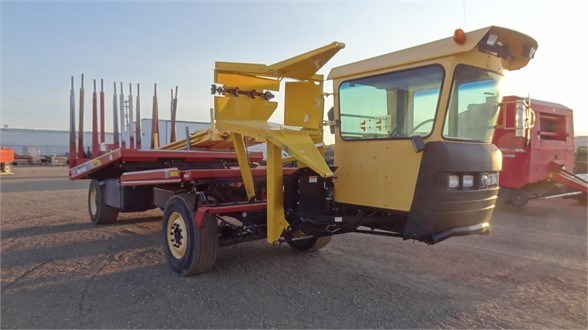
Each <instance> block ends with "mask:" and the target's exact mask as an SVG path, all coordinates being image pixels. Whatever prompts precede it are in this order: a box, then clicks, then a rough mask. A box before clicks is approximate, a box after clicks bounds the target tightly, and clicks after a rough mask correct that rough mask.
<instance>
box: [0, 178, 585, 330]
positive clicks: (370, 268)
mask: <svg viewBox="0 0 588 330" xmlns="http://www.w3.org/2000/svg"><path fill="white" fill-rule="evenodd" d="M14 171H15V173H16V174H15V175H10V176H7V175H5V176H2V177H1V178H0V189H1V193H0V198H1V211H0V216H1V230H0V235H1V247H0V248H1V250H0V257H1V317H0V322H1V325H0V326H1V327H2V328H270V327H271V328H583V329H585V328H587V327H588V324H587V309H588V306H587V282H588V261H587V260H588V258H587V247H588V245H587V225H586V224H587V208H586V205H585V204H584V205H582V204H578V203H577V202H576V201H574V200H563V199H556V200H543V201H531V202H529V203H528V204H527V205H526V206H525V207H523V208H516V207H513V206H509V205H506V204H501V205H499V206H498V208H497V210H496V212H495V215H494V217H493V232H492V234H491V235H488V236H468V237H459V238H452V239H450V240H448V241H445V242H443V243H440V244H438V245H435V246H426V245H424V244H422V243H413V242H411V241H402V240H400V239H396V238H387V237H379V236H366V235H361V234H347V235H342V236H336V237H334V238H333V240H332V242H331V244H329V245H328V246H327V247H326V248H324V249H323V250H321V251H319V252H316V253H310V254H304V253H297V252H296V251H292V250H290V249H289V248H288V247H287V246H281V247H272V246H269V245H268V244H266V243H265V242H264V241H256V242H250V243H244V244H240V245H233V246H229V247H223V248H221V250H220V255H219V260H218V262H217V264H216V266H215V268H214V269H213V271H212V272H210V273H207V274H204V275H200V276H195V277H189V278H183V277H179V276H177V275H175V273H173V272H172V271H171V270H170V269H169V268H168V266H167V264H166V261H165V256H164V254H163V251H162V247H161V237H160V229H161V228H160V227H161V222H160V217H161V212H160V211H158V210H156V211H150V212H145V213H134V214H133V213H131V214H122V215H121V217H120V220H119V221H118V222H117V223H116V224H114V225H108V226H94V225H92V224H91V223H90V221H89V218H88V215H87V210H86V208H87V206H86V205H87V200H86V198H87V197H86V194H87V187H88V181H79V182H70V181H68V180H67V171H66V169H65V168H53V167H17V168H15V169H14Z"/></svg>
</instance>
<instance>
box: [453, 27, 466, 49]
mask: <svg viewBox="0 0 588 330" xmlns="http://www.w3.org/2000/svg"><path fill="white" fill-rule="evenodd" d="M453 41H455V43H457V44H459V45H463V44H465V42H466V34H465V32H463V30H462V29H456V30H455V32H453Z"/></svg>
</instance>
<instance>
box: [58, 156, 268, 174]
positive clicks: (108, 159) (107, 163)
mask: <svg viewBox="0 0 588 330" xmlns="http://www.w3.org/2000/svg"><path fill="white" fill-rule="evenodd" d="M236 159H237V154H236V153H234V152H229V151H199V150H160V149H158V150H136V149H116V150H113V151H111V152H109V153H106V154H104V155H101V156H98V157H95V158H94V159H91V160H88V159H78V163H77V164H76V166H74V167H72V168H70V170H69V173H70V174H69V175H70V179H71V180H75V179H88V178H89V177H88V175H89V174H91V173H94V172H97V171H99V170H102V169H104V168H106V167H114V165H115V164H116V163H128V162H131V163H139V162H144V163H150V162H152V163H155V162H157V161H160V160H164V161H173V160H182V161H186V162H213V161H216V160H230V161H235V160H236ZM262 159H263V153H261V152H252V153H250V154H249V160H251V161H254V162H259V161H261V160H262ZM92 162H96V163H99V165H95V166H91V168H89V169H87V170H85V171H83V172H79V170H80V169H83V168H88V167H90V165H91V164H90V163H92Z"/></svg>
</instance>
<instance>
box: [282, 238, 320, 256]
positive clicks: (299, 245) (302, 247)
mask: <svg viewBox="0 0 588 330" xmlns="http://www.w3.org/2000/svg"><path fill="white" fill-rule="evenodd" d="M329 242H331V236H323V237H313V238H307V239H302V240H296V241H293V240H287V241H286V243H288V245H289V246H290V247H291V248H293V249H294V250H298V251H302V252H312V251H318V250H320V249H322V248H324V247H325V246H327V244H329Z"/></svg>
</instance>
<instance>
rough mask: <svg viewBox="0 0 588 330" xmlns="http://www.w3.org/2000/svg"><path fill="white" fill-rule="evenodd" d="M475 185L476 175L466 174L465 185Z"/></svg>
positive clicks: (467, 186) (468, 186)
mask: <svg viewBox="0 0 588 330" xmlns="http://www.w3.org/2000/svg"><path fill="white" fill-rule="evenodd" d="M473 186H474V176H473V175H469V174H466V175H464V176H463V187H464V188H472V187H473Z"/></svg>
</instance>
